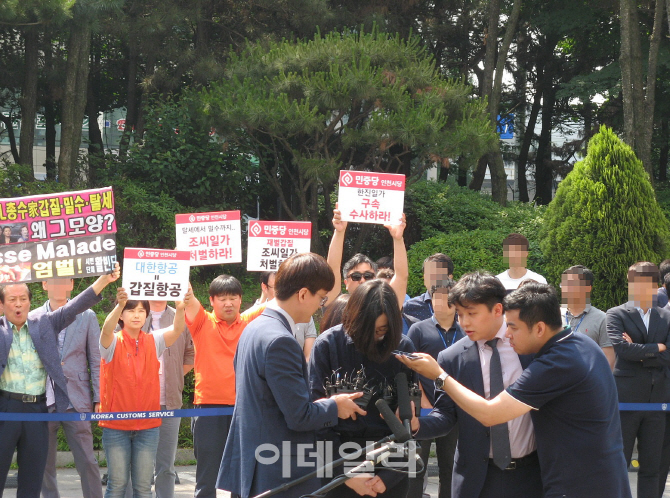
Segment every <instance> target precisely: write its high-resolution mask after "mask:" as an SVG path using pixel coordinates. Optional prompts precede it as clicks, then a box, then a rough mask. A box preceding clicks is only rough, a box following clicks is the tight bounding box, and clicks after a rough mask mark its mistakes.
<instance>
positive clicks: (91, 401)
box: [36, 278, 102, 498]
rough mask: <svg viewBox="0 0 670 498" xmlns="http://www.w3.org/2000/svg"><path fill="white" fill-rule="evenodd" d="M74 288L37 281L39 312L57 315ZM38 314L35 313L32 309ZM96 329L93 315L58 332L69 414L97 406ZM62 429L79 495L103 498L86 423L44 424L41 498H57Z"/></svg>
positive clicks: (51, 406)
mask: <svg viewBox="0 0 670 498" xmlns="http://www.w3.org/2000/svg"><path fill="white" fill-rule="evenodd" d="M73 287H74V280H73V279H71V278H52V279H49V280H45V281H44V282H42V288H43V289H44V290H46V291H47V296H48V297H49V299H48V300H47V302H46V303H44V306H42V308H41V310H42V311H43V312H44V313H49V312H51V311H56V310H57V309H59V308H62V307H63V306H65V305H66V304H67V302H68V300H69V299H68V298H69V297H70V293H71V292H72V289H73ZM36 311H37V310H36ZM99 343H100V324H99V323H98V319H97V317H96V316H95V313H94V312H93V311H92V310H86V311H84V312H83V313H80V314H79V315H77V317H76V318H75V320H74V322H72V323H71V324H70V325H69V326H68V327H66V328H65V329H63V330H61V331H59V333H58V351H59V354H60V358H61V365H62V367H63V374H64V375H65V378H66V379H67V394H68V398H70V406H69V407H68V411H70V412H80V413H86V412H91V411H94V405H95V408H97V406H98V404H99V403H100V346H99ZM46 394H47V408H48V410H49V411H50V412H53V411H55V409H56V407H55V401H56V400H55V399H54V396H53V388H52V387H51V380H50V379H49V378H47V393H46ZM61 424H62V426H63V430H64V432H65V438H66V439H67V444H68V446H69V447H70V450H71V451H72V456H73V457H74V463H75V466H76V467H77V472H78V473H79V477H80V478H81V491H82V494H83V496H86V497H87V498H88V497H91V498H102V487H101V486H100V470H99V467H98V461H97V460H96V458H95V454H94V453H93V432H92V431H91V423H90V422H86V421H83V422H82V421H76V422H75V421H66V422H49V453H48V456H47V466H46V469H45V471H44V480H43V481H42V498H59V496H60V494H59V493H58V483H57V481H56V450H57V446H58V442H57V439H56V436H57V434H58V428H59V427H60V426H61Z"/></svg>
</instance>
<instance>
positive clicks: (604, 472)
mask: <svg viewBox="0 0 670 498" xmlns="http://www.w3.org/2000/svg"><path fill="white" fill-rule="evenodd" d="M507 392H508V393H509V394H510V395H511V396H512V397H514V398H515V399H517V400H519V401H521V402H522V403H524V404H526V405H528V406H529V407H531V408H532V409H533V410H532V411H531V416H532V418H533V425H534V426H535V437H536V440H537V453H538V457H539V459H540V467H541V469H542V483H543V485H544V493H545V495H544V496H545V498H553V497H563V496H568V497H572V496H574V497H581V496H584V497H586V496H588V497H589V498H630V496H631V492H630V485H629V483H628V472H627V467H626V462H625V460H624V456H623V440H622V438H621V424H620V420H619V400H618V397H617V391H616V385H615V383H614V377H613V376H612V372H611V370H610V366H609V364H608V362H607V359H606V358H605V356H604V355H603V354H602V351H601V350H600V348H599V347H598V345H597V344H596V343H595V342H594V341H593V340H591V339H590V338H589V337H586V336H585V335H583V334H574V333H572V331H571V330H570V329H569V328H568V329H565V330H563V331H562V332H559V333H558V334H556V335H555V336H554V337H552V338H551V339H549V341H547V343H546V344H545V345H544V346H543V347H542V349H540V351H539V352H538V353H537V354H536V355H535V358H534V359H533V361H532V362H531V363H530V365H529V366H528V368H526V369H525V370H524V372H523V374H521V377H519V379H518V380H517V381H516V382H515V383H514V384H512V385H511V386H509V388H508V389H507Z"/></svg>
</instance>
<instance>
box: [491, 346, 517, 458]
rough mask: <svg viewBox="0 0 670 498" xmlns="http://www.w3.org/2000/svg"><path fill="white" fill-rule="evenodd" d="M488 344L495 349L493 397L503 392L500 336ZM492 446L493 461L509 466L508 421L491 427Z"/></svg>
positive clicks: (492, 364)
mask: <svg viewBox="0 0 670 498" xmlns="http://www.w3.org/2000/svg"><path fill="white" fill-rule="evenodd" d="M486 344H487V345H488V346H490V347H491V349H493V355H492V356H491V371H490V375H491V396H490V397H491V399H493V398H495V397H496V396H497V395H498V394H500V393H501V392H503V389H505V386H504V385H503V376H502V366H501V365H500V354H499V353H498V338H497V337H496V338H495V339H492V340H490V341H487V342H486ZM491 448H492V449H493V463H495V464H496V465H497V466H498V467H500V468H501V469H505V468H507V466H508V465H509V463H510V461H511V460H512V450H511V449H510V445H509V430H508V428H507V422H505V423H504V424H498V425H494V426H493V427H491Z"/></svg>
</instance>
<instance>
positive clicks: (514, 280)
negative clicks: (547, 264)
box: [496, 233, 547, 293]
mask: <svg viewBox="0 0 670 498" xmlns="http://www.w3.org/2000/svg"><path fill="white" fill-rule="evenodd" d="M503 258H504V259H505V263H507V265H508V267H509V269H508V270H505V271H504V272H502V273H501V274H499V275H496V277H497V278H498V280H500V281H501V282H502V284H503V285H504V286H505V289H506V290H507V292H508V293H509V292H510V291H513V290H516V289H517V288H518V287H519V284H520V283H521V282H523V281H524V280H535V281H536V282H539V283H541V284H546V283H547V279H546V278H544V277H543V276H542V275H540V274H539V273H535V272H534V271H530V270H529V269H528V268H526V264H527V261H528V239H527V238H526V237H524V236H523V235H521V234H520V233H511V234H509V235H508V236H507V238H506V239H505V240H503Z"/></svg>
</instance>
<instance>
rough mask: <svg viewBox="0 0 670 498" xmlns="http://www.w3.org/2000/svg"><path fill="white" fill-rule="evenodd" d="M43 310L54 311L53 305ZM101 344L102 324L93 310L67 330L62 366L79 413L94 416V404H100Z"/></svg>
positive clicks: (72, 402) (44, 307)
mask: <svg viewBox="0 0 670 498" xmlns="http://www.w3.org/2000/svg"><path fill="white" fill-rule="evenodd" d="M42 308H43V309H44V311H45V312H49V311H51V307H50V306H49V301H47V302H46V303H44V306H42ZM99 342H100V324H99V323H98V318H97V317H96V316H95V313H94V312H93V311H91V310H86V311H84V312H83V313H80V314H79V315H77V317H76V318H75V320H74V322H72V323H71V324H70V325H69V326H68V327H67V328H66V329H65V339H64V340H63V351H62V353H61V366H62V367H63V374H65V378H66V379H67V394H68V397H69V398H70V404H71V405H72V407H73V408H74V409H75V410H76V411H78V412H91V411H93V403H99V402H100V346H99ZM56 344H58V339H56ZM89 370H90V372H89ZM91 389H92V390H93V400H91Z"/></svg>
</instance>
